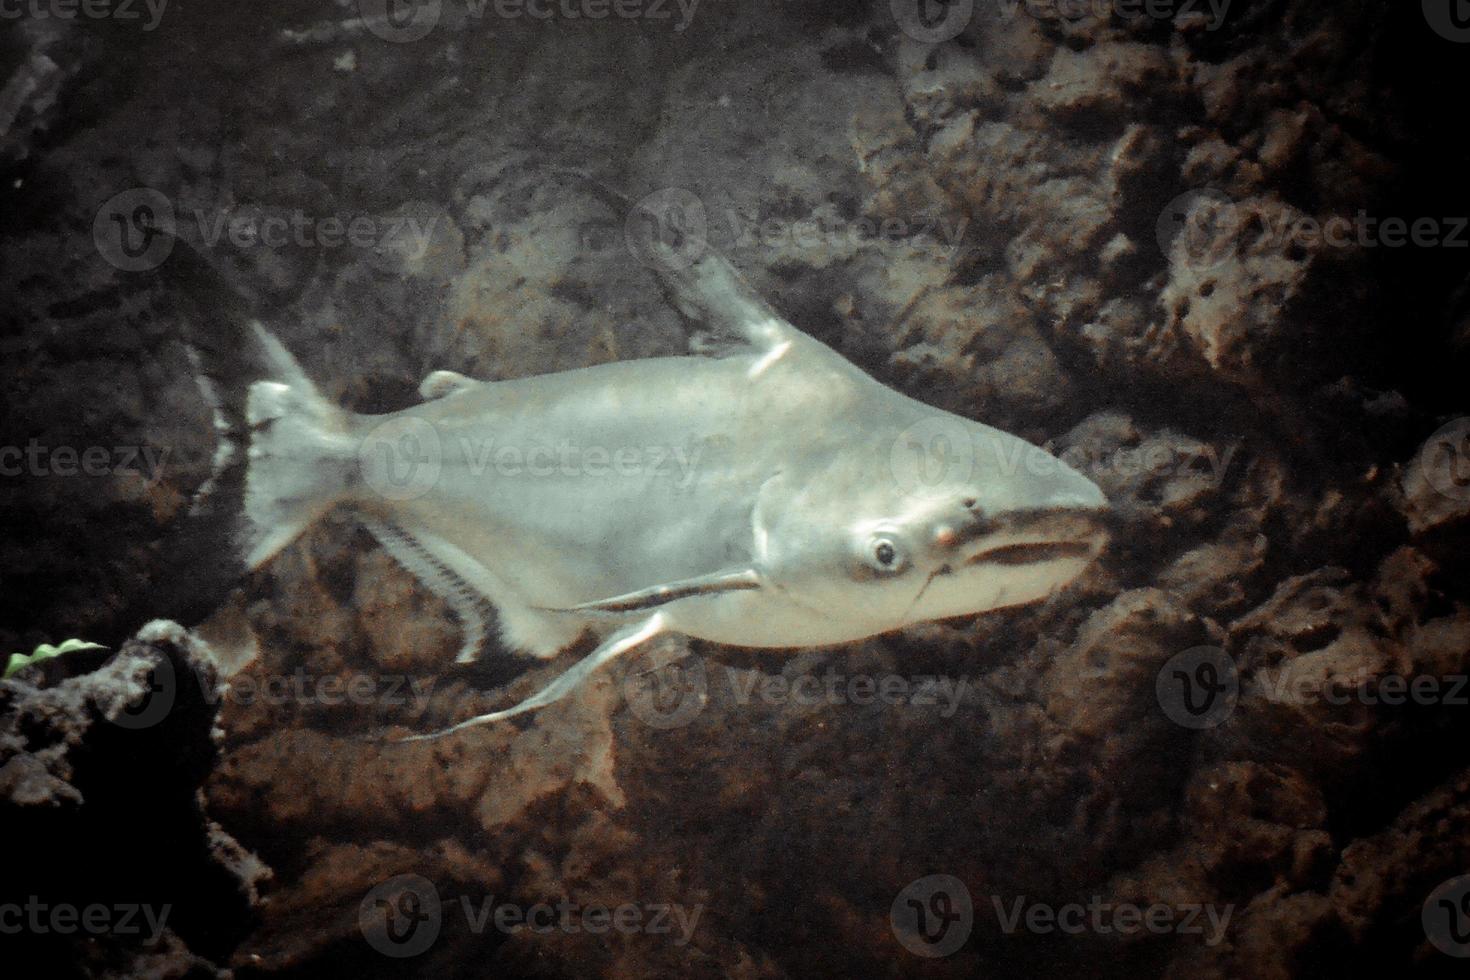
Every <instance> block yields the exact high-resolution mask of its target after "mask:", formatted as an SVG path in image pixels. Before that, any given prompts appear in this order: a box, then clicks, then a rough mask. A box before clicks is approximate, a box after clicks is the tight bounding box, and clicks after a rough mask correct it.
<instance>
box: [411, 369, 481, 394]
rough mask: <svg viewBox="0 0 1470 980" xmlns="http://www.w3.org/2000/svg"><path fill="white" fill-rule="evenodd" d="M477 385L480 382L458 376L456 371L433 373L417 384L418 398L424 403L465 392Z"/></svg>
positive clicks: (464, 376)
mask: <svg viewBox="0 0 1470 980" xmlns="http://www.w3.org/2000/svg"><path fill="white" fill-rule="evenodd" d="M478 384H480V382H478V381H476V380H475V379H474V378H471V377H467V376H466V375H463V374H460V373H459V372H458V371H434V372H432V373H430V374H429V375H427V376H426V377H425V378H424V380H423V381H421V382H420V383H419V397H420V398H422V399H423V400H424V401H433V400H434V399H436V398H443V397H444V396H445V395H453V394H456V393H458V392H461V391H466V390H468V389H470V388H473V387H475V386H476V385H478Z"/></svg>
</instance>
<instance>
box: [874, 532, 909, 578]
mask: <svg viewBox="0 0 1470 980" xmlns="http://www.w3.org/2000/svg"><path fill="white" fill-rule="evenodd" d="M868 554H869V556H871V561H872V564H873V567H874V568H876V569H878V571H880V572H898V571H902V570H903V568H904V565H905V564H906V562H905V561H904V556H903V552H902V551H900V550H899V547H898V543H897V542H895V541H894V540H893V539H892V538H887V537H881V536H880V537H876V538H874V539H873V540H872V541H870V542H869V543H868Z"/></svg>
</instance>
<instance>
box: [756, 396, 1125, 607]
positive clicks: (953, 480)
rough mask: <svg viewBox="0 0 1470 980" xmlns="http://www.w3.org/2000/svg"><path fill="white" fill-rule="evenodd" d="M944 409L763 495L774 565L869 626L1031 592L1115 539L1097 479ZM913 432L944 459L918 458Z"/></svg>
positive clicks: (796, 586) (764, 539)
mask: <svg viewBox="0 0 1470 980" xmlns="http://www.w3.org/2000/svg"><path fill="white" fill-rule="evenodd" d="M929 411H930V412H931V413H932V412H933V410H932V409H931V410H929ZM930 417H931V418H932V417H933V416H932V415H931V416H930ZM940 419H941V422H942V424H941V425H938V426H928V427H927V428H926V427H924V426H922V425H921V426H920V427H919V428H918V430H917V437H918V438H917V439H915V438H914V436H915V426H914V425H910V426H907V427H905V428H902V429H898V427H896V426H895V427H894V429H897V431H893V430H890V431H888V432H887V433H886V434H885V435H884V437H883V438H881V439H878V440H876V442H877V445H876V446H872V445H870V446H866V447H852V448H851V449H848V450H844V451H840V452H837V453H834V454H833V455H832V456H831V457H829V458H828V459H826V460H822V461H820V462H818V463H815V464H814V465H813V466H811V467H810V468H808V469H807V470H806V471H805V472H803V473H801V474H800V475H799V477H795V478H793V479H790V480H788V481H786V483H785V486H784V488H783V492H778V493H777V494H773V495H772V498H771V499H769V500H766V501H763V502H762V506H761V507H760V508H758V511H759V513H758V518H759V519H758V521H757V525H758V526H757V551H758V553H759V554H758V564H759V566H760V568H761V574H762V575H763V577H764V578H766V579H767V580H768V581H769V582H770V583H771V584H772V585H773V586H775V587H776V588H778V589H780V590H782V591H784V592H785V593H786V594H787V595H788V596H789V597H790V598H791V599H792V600H793V601H796V602H798V603H800V604H802V605H803V606H805V607H806V608H808V609H810V610H812V611H814V612H817V613H820V614H821V615H824V616H826V617H829V618H830V619H833V620H838V621H845V622H849V623H852V624H854V630H855V632H857V633H859V634H861V635H872V634H875V633H880V632H885V631H887V630H891V629H896V628H899V627H901V626H905V625H910V624H914V623H921V622H927V621H931V620H938V619H948V618H953V617H957V616H968V615H973V614H976V613H982V612H988V611H990V610H994V609H1001V608H1005V607H1008V606H1015V605H1020V604H1024V603H1028V602H1034V601H1037V600H1040V599H1044V598H1046V597H1047V596H1049V595H1050V594H1052V593H1053V592H1055V591H1057V590H1058V589H1060V588H1062V587H1063V586H1065V585H1067V584H1068V583H1070V582H1071V581H1072V580H1073V579H1075V578H1076V577H1077V576H1078V575H1079V574H1081V572H1082V571H1083V570H1084V569H1086V568H1087V567H1088V565H1089V564H1091V563H1092V561H1093V560H1094V559H1095V558H1096V557H1097V556H1098V554H1099V553H1100V552H1101V551H1102V550H1103V548H1104V547H1105V545H1106V543H1107V539H1108V535H1107V531H1106V526H1107V515H1108V501H1107V498H1106V497H1105V496H1104V494H1103V492H1102V491H1101V490H1100V489H1099V488H1098V487H1097V485H1096V484H1094V483H1093V482H1092V481H1091V480H1090V479H1088V478H1087V477H1086V476H1084V475H1083V474H1082V473H1079V472H1078V471H1077V470H1076V469H1074V468H1072V467H1071V466H1068V465H1067V464H1066V463H1064V462H1063V461H1062V460H1060V459H1058V458H1057V457H1055V456H1053V455H1052V454H1051V453H1049V452H1047V451H1046V450H1044V449H1042V448H1041V447H1039V446H1035V445H1033V444H1031V443H1029V442H1026V441H1025V440H1023V439H1020V438H1018V437H1016V436H1013V435H1010V434H1008V433H1005V432H1002V431H1000V430H998V429H994V428H991V427H989V426H985V425H981V424H979V423H976V422H971V421H969V420H967V419H961V418H959V417H958V416H948V415H946V416H942V417H940ZM930 435H938V436H942V437H943V438H936V439H929V438H928V436H930ZM905 440H910V442H912V443H916V444H917V448H918V450H919V454H920V457H922V455H923V454H937V456H938V457H940V458H939V459H938V460H937V461H936V459H934V458H930V459H927V460H926V459H923V458H919V457H914V458H910V456H909V454H910V451H911V450H912V449H913V448H914V445H911V444H908V443H906V442H905ZM924 466H928V467H929V469H927V470H924V469H923V467H924Z"/></svg>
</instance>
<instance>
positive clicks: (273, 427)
mask: <svg viewBox="0 0 1470 980" xmlns="http://www.w3.org/2000/svg"><path fill="white" fill-rule="evenodd" d="M169 267H172V268H169ZM163 271H165V272H169V273H172V275H169V276H168V277H167V279H166V282H165V288H166V289H167V290H168V291H169V294H170V295H171V296H172V297H173V298H174V299H175V300H176V302H175V303H174V304H173V307H174V311H175V314H176V316H177V317H178V319H179V321H180V327H181V329H182V331H183V336H182V338H181V339H182V340H183V342H184V345H185V347H186V349H187V351H188V354H189V359H190V362H191V364H192V365H193V368H194V372H195V379H196V381H197V382H198V385H199V390H200V392H201V393H202V394H203V395H204V398H205V400H206V401H207V402H208V403H209V406H210V408H211V409H212V411H213V414H214V428H215V437H216V449H215V456H214V463H213V469H212V473H211V475H210V477H209V479H208V480H207V481H205V483H204V484H203V485H202V486H201V487H200V488H199V490H198V491H197V492H196V494H195V496H194V500H193V502H192V504H191V506H190V509H189V514H188V517H187V518H186V519H185V521H184V522H183V526H182V527H181V528H180V529H179V531H178V532H177V533H176V534H175V536H174V538H173V539H172V541H171V542H169V544H168V546H167V550H168V555H167V558H168V560H169V568H168V570H167V571H166V573H165V578H166V579H167V580H170V581H167V582H166V583H165V585H166V588H167V590H168V591H170V592H172V593H173V596H172V599H173V603H172V605H173V607H174V608H175V609H177V610H178V613H176V616H177V618H180V619H182V620H183V621H185V622H188V621H190V620H197V619H201V618H203V617H204V616H206V615H208V613H209V612H210V611H212V609H213V607H214V605H215V604H217V603H218V602H219V601H220V600H221V599H222V598H223V596H224V594H225V593H227V592H228V588H229V587H230V586H232V585H233V583H234V581H235V580H236V579H237V578H238V577H239V576H240V575H241V574H242V573H244V572H246V571H248V570H250V569H253V568H255V567H257V566H259V565H260V564H261V563H262V562H264V561H265V560H266V559H268V558H270V557H271V556H272V555H274V554H275V553H276V552H278V551H280V550H281V549H282V548H283V547H285V546H286V545H287V544H289V543H290V542H291V540H292V539H294V538H295V537H296V536H297V535H299V534H300V533H301V532H302V531H303V530H305V529H306V527H307V526H308V525H310V524H311V523H312V522H313V521H314V520H316V519H317V518H318V517H320V516H321V515H322V514H323V513H324V512H325V511H326V510H328V509H329V508H330V507H331V506H332V505H333V504H334V503H335V502H336V501H337V500H339V499H340V498H341V496H342V494H343V493H344V492H345V490H346V488H347V486H348V484H349V483H350V481H351V480H352V479H353V478H354V475H355V473H356V467H357V454H356V447H355V445H354V444H353V443H352V442H351V439H350V437H349V436H348V433H347V428H348V419H349V416H348V415H347V413H346V412H344V411H343V410H342V409H340V408H338V407H337V406H335V405H333V404H331V403H330V402H328V401H327V400H326V399H325V398H323V397H322V395H321V393H320V392H319V391H318V390H317V388H316V386H315V385H314V384H313V383H312V382H311V379H310V378H308V377H307V376H306V373H305V372H304V371H303V370H302V369H301V365H300V364H298V363H297V362H296V359H295V358H294V357H292V356H291V353H290V352H289V351H288V350H286V348H285V347H284V346H283V345H282V344H281V342H280V341H279V340H277V339H276V338H275V337H274V336H273V335H272V334H271V333H270V332H269V331H268V330H267V329H266V328H265V327H264V326H262V325H261V324H260V323H259V322H258V321H256V320H253V319H251V318H250V315H249V314H250V312H251V311H250V310H249V309H248V305H247V303H246V301H245V300H244V298H243V297H241V296H240V294H239V293H238V292H236V291H235V289H234V287H233V286H232V285H231V284H229V283H228V282H227V281H226V280H224V278H223V277H222V276H220V275H219V274H218V273H217V272H216V271H215V270H214V268H213V266H211V265H210V264H209V262H208V260H207V259H205V258H204V257H203V256H202V255H200V254H199V253H197V252H195V251H194V250H193V249H192V248H191V247H189V246H188V245H187V244H185V243H184V242H182V241H180V242H179V243H178V244H177V246H176V247H175V248H174V250H173V252H172V254H171V255H170V256H169V259H168V260H167V262H166V263H165V269H164V270H163Z"/></svg>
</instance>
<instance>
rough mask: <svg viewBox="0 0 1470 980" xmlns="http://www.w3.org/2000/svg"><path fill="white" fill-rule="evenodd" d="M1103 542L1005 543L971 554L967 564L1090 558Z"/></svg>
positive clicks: (1034, 563)
mask: <svg viewBox="0 0 1470 980" xmlns="http://www.w3.org/2000/svg"><path fill="white" fill-rule="evenodd" d="M1100 546H1101V542H1099V541H1097V540H1090V541H1028V542H1021V543H1017V544H1003V545H1001V546H1000V547H998V548H991V549H989V550H987V551H982V552H980V553H979V554H977V555H971V556H970V557H969V558H967V559H966V560H965V564H966V565H1038V564H1041V563H1042V562H1049V561H1063V560H1065V559H1068V558H1076V559H1081V560H1084V561H1085V560H1088V559H1090V558H1092V557H1093V556H1094V555H1096V554H1097V552H1098V550H1099V548H1100Z"/></svg>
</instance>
